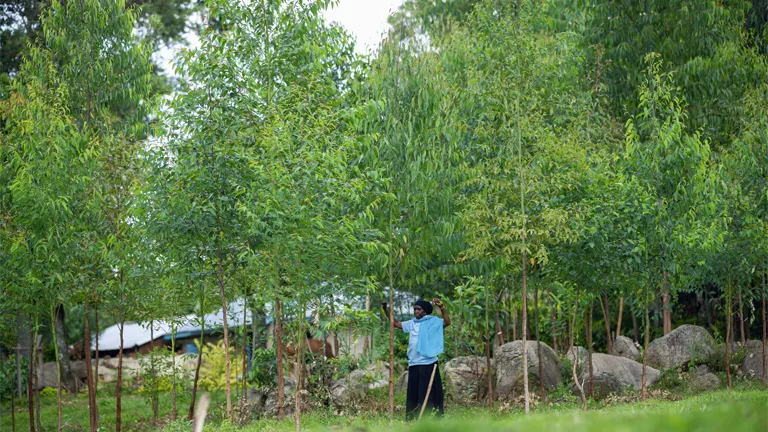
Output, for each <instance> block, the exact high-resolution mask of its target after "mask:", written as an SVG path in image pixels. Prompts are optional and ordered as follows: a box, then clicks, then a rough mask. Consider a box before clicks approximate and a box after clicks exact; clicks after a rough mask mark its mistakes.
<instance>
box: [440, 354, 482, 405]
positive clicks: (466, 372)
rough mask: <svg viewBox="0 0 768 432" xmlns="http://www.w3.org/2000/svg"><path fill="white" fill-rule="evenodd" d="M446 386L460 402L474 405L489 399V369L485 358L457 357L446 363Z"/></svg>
mask: <svg viewBox="0 0 768 432" xmlns="http://www.w3.org/2000/svg"><path fill="white" fill-rule="evenodd" d="M491 374H493V362H491ZM491 379H493V377H492V378H491ZM445 386H446V389H447V390H448V393H449V394H450V395H451V396H452V397H453V399H454V400H456V401H458V402H462V403H472V402H475V401H478V400H481V399H482V398H485V397H487V396H488V368H487V362H486V360H485V357H480V356H469V357H457V358H455V359H452V360H451V361H449V362H448V363H446V364H445Z"/></svg>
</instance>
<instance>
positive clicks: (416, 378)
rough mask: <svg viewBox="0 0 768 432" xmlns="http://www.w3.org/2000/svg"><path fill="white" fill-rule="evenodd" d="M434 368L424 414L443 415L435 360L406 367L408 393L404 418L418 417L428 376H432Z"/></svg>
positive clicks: (438, 375)
mask: <svg viewBox="0 0 768 432" xmlns="http://www.w3.org/2000/svg"><path fill="white" fill-rule="evenodd" d="M434 368H436V369H437V370H436V371H435V379H434V381H433V382H432V390H431V391H430V392H429V400H428V401H427V408H426V409H425V410H424V411H425V414H430V413H434V414H436V415H438V416H442V415H443V382H442V380H441V379H440V368H439V367H438V366H437V362H435V363H433V364H431V365H419V366H410V367H408V394H407V398H406V401H405V419H406V420H414V419H417V418H419V412H420V411H421V406H422V405H423V404H424V398H425V397H426V396H427V387H429V378H430V377H431V376H432V369H434Z"/></svg>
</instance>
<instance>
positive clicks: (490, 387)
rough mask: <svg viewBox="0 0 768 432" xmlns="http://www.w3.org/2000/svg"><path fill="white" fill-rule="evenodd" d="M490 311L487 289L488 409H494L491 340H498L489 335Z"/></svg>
mask: <svg viewBox="0 0 768 432" xmlns="http://www.w3.org/2000/svg"><path fill="white" fill-rule="evenodd" d="M489 311H490V308H489V305H488V287H486V288H485V367H486V368H487V369H486V371H487V376H488V407H489V408H493V383H492V382H491V340H496V338H491V335H490V334H488V328H489V327H490V326H489V322H488V321H489V319H488V313H489ZM498 323H499V321H498V314H497V315H496V324H497V325H498Z"/></svg>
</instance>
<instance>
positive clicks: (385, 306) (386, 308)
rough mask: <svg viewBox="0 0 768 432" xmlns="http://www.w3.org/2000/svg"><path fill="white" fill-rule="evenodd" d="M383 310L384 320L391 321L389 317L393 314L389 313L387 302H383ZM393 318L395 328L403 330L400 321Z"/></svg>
mask: <svg viewBox="0 0 768 432" xmlns="http://www.w3.org/2000/svg"><path fill="white" fill-rule="evenodd" d="M381 310H382V318H384V319H385V320H387V321H389V317H390V315H391V314H390V312H389V307H388V306H387V302H381ZM391 316H392V321H393V322H394V323H395V328H399V329H401V330H402V329H403V324H402V323H401V322H400V321H398V320H397V318H395V316H394V315H391Z"/></svg>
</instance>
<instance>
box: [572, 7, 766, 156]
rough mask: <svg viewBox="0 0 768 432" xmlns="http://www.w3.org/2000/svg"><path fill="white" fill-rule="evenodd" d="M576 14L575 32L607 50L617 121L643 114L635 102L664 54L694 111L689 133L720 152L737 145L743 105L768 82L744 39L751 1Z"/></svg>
mask: <svg viewBox="0 0 768 432" xmlns="http://www.w3.org/2000/svg"><path fill="white" fill-rule="evenodd" d="M571 7H574V8H578V10H574V11H573V12H572V13H569V15H568V17H569V21H570V22H572V25H571V28H573V29H575V30H577V31H580V32H583V34H584V36H585V37H586V38H587V40H588V42H589V43H590V44H602V45H604V46H605V58H606V61H607V62H609V67H608V68H607V70H606V84H607V91H608V95H609V99H610V103H611V107H612V112H613V114H614V116H616V117H617V118H627V115H628V116H630V117H631V116H637V115H640V113H641V112H642V109H640V108H639V107H638V106H637V104H636V102H635V101H637V100H639V98H640V97H641V93H640V89H641V87H642V85H643V83H644V82H645V80H646V78H645V70H646V66H645V57H646V55H647V54H649V53H651V52H656V53H658V54H657V55H658V57H659V59H660V61H661V66H660V67H661V68H662V69H661V71H663V72H665V73H673V74H674V76H675V80H676V85H677V86H678V87H679V91H678V93H679V97H680V98H681V99H683V100H685V101H686V103H687V112H688V114H689V115H687V116H686V117H685V119H684V123H685V125H686V126H687V127H688V128H689V129H690V130H693V131H698V133H700V134H701V135H702V138H703V139H705V140H710V141H711V142H712V145H713V146H714V147H715V148H719V147H721V146H727V145H728V144H729V142H730V137H731V136H732V135H733V134H734V133H737V131H738V128H739V127H740V124H739V121H738V120H737V119H738V118H739V114H738V109H739V108H738V107H739V101H740V99H741V98H742V97H743V95H744V94H745V93H746V92H747V91H748V90H749V89H750V88H751V87H752V85H753V83H754V82H757V81H759V80H760V78H759V77H760V76H764V74H765V69H764V68H765V65H764V62H762V60H761V59H760V58H759V56H758V55H757V53H756V52H755V51H754V50H752V49H751V48H750V47H748V40H749V38H748V34H747V33H746V32H745V31H744V28H745V27H746V24H747V17H748V16H750V14H749V12H748V11H749V9H750V4H749V2H748V1H742V0H733V1H726V2H713V1H695V0H693V1H692V0H675V1H672V2H670V1H655V0H652V1H644V2H631V1H605V0H585V1H580V2H577V3H575V4H573V5H572V6H571ZM565 9H568V8H567V7H566V8H565ZM752 16H754V15H752ZM580 17H584V19H583V20H582V18H580ZM617 17H619V18H618V19H617ZM578 26H580V28H579V27H578Z"/></svg>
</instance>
